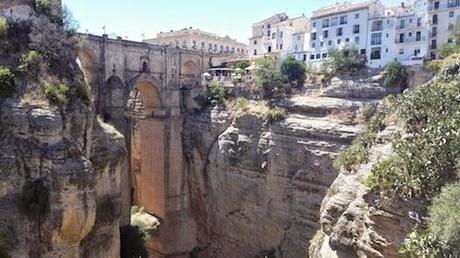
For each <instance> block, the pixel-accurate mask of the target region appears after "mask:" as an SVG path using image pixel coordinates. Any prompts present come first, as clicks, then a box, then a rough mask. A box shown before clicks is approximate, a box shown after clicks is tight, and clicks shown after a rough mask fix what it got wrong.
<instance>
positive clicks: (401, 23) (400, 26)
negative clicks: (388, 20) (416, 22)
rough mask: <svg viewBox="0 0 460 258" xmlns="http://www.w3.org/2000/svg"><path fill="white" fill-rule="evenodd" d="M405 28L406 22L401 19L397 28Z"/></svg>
mask: <svg viewBox="0 0 460 258" xmlns="http://www.w3.org/2000/svg"><path fill="white" fill-rule="evenodd" d="M405 27H406V20H404V19H402V20H401V22H400V24H399V28H400V29H404V28H405Z"/></svg>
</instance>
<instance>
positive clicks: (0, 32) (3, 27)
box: [0, 17, 10, 38]
mask: <svg viewBox="0 0 460 258" xmlns="http://www.w3.org/2000/svg"><path fill="white" fill-rule="evenodd" d="M9 29H10V24H9V23H8V20H7V19H6V18H5V17H0V38H4V37H6V36H7V35H8V30H9Z"/></svg>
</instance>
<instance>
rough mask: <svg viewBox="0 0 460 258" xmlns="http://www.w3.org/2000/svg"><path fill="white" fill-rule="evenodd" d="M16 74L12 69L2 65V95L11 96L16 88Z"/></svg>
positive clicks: (0, 79)
mask: <svg viewBox="0 0 460 258" xmlns="http://www.w3.org/2000/svg"><path fill="white" fill-rule="evenodd" d="M14 80H15V76H14V74H13V73H12V72H11V71H10V69H8V68H6V67H3V66H0V97H3V98H4V97H10V96H11V95H12V94H13V93H14V90H15V82H14Z"/></svg>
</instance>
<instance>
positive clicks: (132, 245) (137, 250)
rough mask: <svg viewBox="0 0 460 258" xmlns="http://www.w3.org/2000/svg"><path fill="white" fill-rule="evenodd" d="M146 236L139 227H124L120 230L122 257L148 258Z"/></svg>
mask: <svg viewBox="0 0 460 258" xmlns="http://www.w3.org/2000/svg"><path fill="white" fill-rule="evenodd" d="M145 238H146V234H145V233H144V232H143V231H142V230H140V229H139V227H137V226H131V225H129V226H123V227H122V228H121V229H120V239H121V251H120V253H121V257H122V258H147V257H148V256H149V254H148V250H147V246H146V243H145Z"/></svg>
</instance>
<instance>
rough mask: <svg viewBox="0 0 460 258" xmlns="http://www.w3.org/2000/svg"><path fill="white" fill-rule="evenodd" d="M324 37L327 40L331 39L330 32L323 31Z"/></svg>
mask: <svg viewBox="0 0 460 258" xmlns="http://www.w3.org/2000/svg"><path fill="white" fill-rule="evenodd" d="M323 37H324V38H325V39H326V38H328V37H329V31H327V30H325V31H323Z"/></svg>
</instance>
